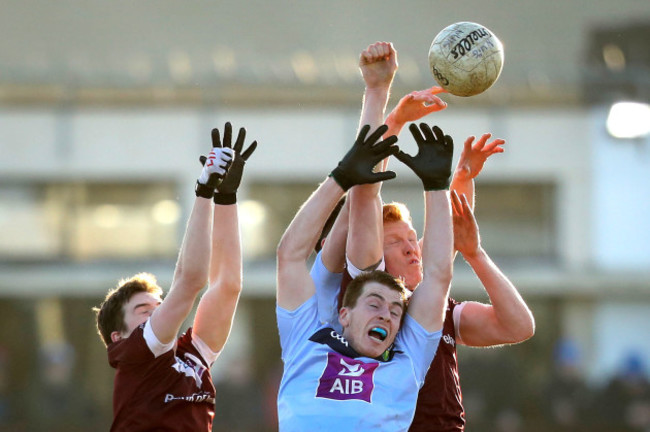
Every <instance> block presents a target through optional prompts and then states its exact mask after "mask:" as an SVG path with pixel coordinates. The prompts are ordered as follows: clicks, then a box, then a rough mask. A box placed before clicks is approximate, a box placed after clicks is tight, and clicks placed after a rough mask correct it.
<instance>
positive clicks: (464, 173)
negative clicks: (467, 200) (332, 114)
mask: <svg viewBox="0 0 650 432" xmlns="http://www.w3.org/2000/svg"><path fill="white" fill-rule="evenodd" d="M491 136H492V135H491V134H489V133H485V134H483V135H481V138H479V139H478V141H476V143H474V139H475V137H473V136H471V137H469V138H467V139H466V140H465V145H464V146H463V152H462V153H461V154H460V159H458V165H456V173H455V174H454V175H455V176H456V177H457V178H459V179H461V180H471V179H473V178H475V177H476V176H477V175H479V173H480V172H481V170H482V169H483V165H484V164H485V161H487V159H488V158H489V157H490V156H492V155H493V154H495V153H503V152H504V148H503V147H501V146H503V145H504V144H505V143H506V141H505V140H503V139H500V138H497V139H494V140H492V141H490V142H489V143H487V141H488V140H489V139H490V137H491ZM486 143H487V144H486Z"/></svg>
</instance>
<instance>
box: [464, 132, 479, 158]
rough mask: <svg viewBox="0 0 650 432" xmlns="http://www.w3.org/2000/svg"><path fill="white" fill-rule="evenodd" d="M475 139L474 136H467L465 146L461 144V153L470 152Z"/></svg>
mask: <svg viewBox="0 0 650 432" xmlns="http://www.w3.org/2000/svg"><path fill="white" fill-rule="evenodd" d="M475 139H476V137H475V136H474V135H472V136H468V137H467V139H466V140H465V144H463V153H465V154H469V152H471V151H472V143H473V142H474V140H475Z"/></svg>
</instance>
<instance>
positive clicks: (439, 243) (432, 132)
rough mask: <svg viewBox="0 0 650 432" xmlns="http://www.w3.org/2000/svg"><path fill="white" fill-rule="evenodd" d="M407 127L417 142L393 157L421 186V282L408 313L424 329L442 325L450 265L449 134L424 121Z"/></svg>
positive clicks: (451, 232)
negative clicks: (411, 149) (414, 148)
mask: <svg viewBox="0 0 650 432" xmlns="http://www.w3.org/2000/svg"><path fill="white" fill-rule="evenodd" d="M409 129H410V130H411V133H412V134H413V137H414V138H415V141H416V142H417V145H418V153H417V155H416V156H414V157H412V156H409V155H407V154H405V153H403V152H400V153H398V154H397V156H396V157H397V158H398V159H399V160H401V161H402V162H404V163H405V164H406V165H408V166H409V167H410V168H411V169H412V170H413V172H415V174H416V175H417V176H418V177H420V180H422V184H423V186H424V191H425V192H424V197H425V221H424V235H423V242H422V268H423V277H422V282H420V284H419V285H418V287H417V288H416V290H415V292H414V293H413V296H412V297H411V301H410V303H409V309H408V313H409V315H411V316H412V317H413V318H414V319H415V320H416V321H417V322H419V323H420V325H422V327H424V328H425V329H426V330H428V331H430V332H433V331H438V330H440V329H441V328H442V323H443V321H444V315H445V310H446V307H447V297H448V295H449V286H450V284H451V276H452V268H453V230H452V219H451V204H450V200H449V191H448V189H449V183H450V178H451V161H452V157H453V149H454V145H453V141H452V139H451V137H450V136H449V135H444V133H443V132H442V130H441V129H440V128H439V127H437V126H434V127H433V129H431V128H429V126H428V125H426V124H425V123H421V124H420V128H419V129H418V127H417V126H416V125H414V124H412V125H410V127H409Z"/></svg>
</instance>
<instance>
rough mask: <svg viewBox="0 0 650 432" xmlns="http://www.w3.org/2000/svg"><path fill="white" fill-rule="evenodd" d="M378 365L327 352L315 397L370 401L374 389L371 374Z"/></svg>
mask: <svg viewBox="0 0 650 432" xmlns="http://www.w3.org/2000/svg"><path fill="white" fill-rule="evenodd" d="M378 366H379V364H378V363H364V362H362V361H359V360H355V359H352V358H349V357H345V356H343V355H341V354H339V353H337V352H329V353H327V366H326V367H325V370H324V371H323V375H321V377H320V381H319V383H318V391H317V392H316V397H320V398H325V399H334V400H352V399H355V400H362V401H366V402H370V401H371V398H372V391H373V389H374V381H373V375H374V373H375V369H377V367H378Z"/></svg>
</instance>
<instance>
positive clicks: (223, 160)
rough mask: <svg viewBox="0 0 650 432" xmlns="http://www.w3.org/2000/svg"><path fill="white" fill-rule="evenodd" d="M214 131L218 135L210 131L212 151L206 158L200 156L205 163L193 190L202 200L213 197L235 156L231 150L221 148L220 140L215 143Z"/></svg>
mask: <svg viewBox="0 0 650 432" xmlns="http://www.w3.org/2000/svg"><path fill="white" fill-rule="evenodd" d="M215 131H217V132H216V135H217V136H218V135H219V132H218V130H217V129H213V130H212V151H211V152H210V153H209V154H208V157H207V158H205V156H202V158H205V163H204V165H203V171H201V176H200V177H199V178H198V180H197V181H196V188H195V189H194V192H195V193H196V196H198V197H202V198H212V197H213V196H214V191H215V189H216V188H217V186H219V184H220V183H221V181H222V180H223V178H224V177H225V176H226V173H227V172H228V169H229V168H230V165H231V164H232V160H233V158H234V156H235V154H234V151H233V149H232V148H230V147H222V146H221V142H220V140H216V142H215V139H214V138H215Z"/></svg>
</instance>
